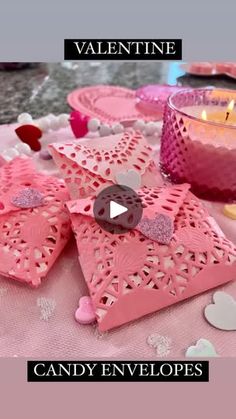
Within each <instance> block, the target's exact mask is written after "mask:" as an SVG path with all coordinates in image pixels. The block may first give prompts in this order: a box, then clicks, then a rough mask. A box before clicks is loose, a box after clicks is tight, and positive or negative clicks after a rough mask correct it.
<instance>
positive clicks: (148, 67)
mask: <svg viewBox="0 0 236 419" xmlns="http://www.w3.org/2000/svg"><path fill="white" fill-rule="evenodd" d="M155 83H168V84H179V85H183V86H192V87H201V86H218V87H225V88H230V89H236V81H235V80H233V79H230V78H227V77H226V76H225V77H221V76H217V77H205V78H204V77H193V76H189V75H186V74H184V72H183V71H182V70H181V63H176V62H175V63H167V62H165V63H163V62H148V63H146V62H115V61H111V62H97V61H90V62H68V61H65V62H63V63H47V64H33V65H31V67H30V68H25V69H22V70H17V71H0V89H1V90H0V91H1V94H0V97H1V107H0V124H4V123H10V122H14V121H16V119H17V116H18V115H19V114H20V113H22V112H29V113H31V114H32V116H33V117H34V118H37V117H40V116H43V115H46V114H48V113H55V114H59V113H63V112H69V111H70V108H69V106H68V105H67V102H66V97H67V94H68V93H69V92H71V91H72V90H73V89H75V88H78V87H82V86H88V85H93V84H113V85H121V86H126V87H129V88H133V89H135V88H137V87H139V86H141V85H144V84H155Z"/></svg>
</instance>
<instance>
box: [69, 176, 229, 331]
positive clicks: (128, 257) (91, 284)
mask: <svg viewBox="0 0 236 419" xmlns="http://www.w3.org/2000/svg"><path fill="white" fill-rule="evenodd" d="M138 194H139V196H140V197H141V199H142V204H143V207H144V212H143V217H142V220H141V222H140V223H139V224H138V226H137V227H136V228H135V229H134V230H130V231H129V232H128V233H125V234H120V235H119V234H111V233H109V232H106V231H104V230H103V229H101V228H100V226H99V225H98V224H97V223H96V221H95V220H94V218H93V212H92V207H93V200H94V199H93V198H90V199H88V198H87V199H84V200H75V201H71V202H69V203H68V204H67V206H68V208H69V211H70V213H71V220H72V225H73V230H74V232H75V236H76V241H77V247H78V253H79V261H80V264H81V268H82V270H83V274H84V277H85V280H86V283H87V286H88V288H89V292H90V295H91V298H92V302H93V306H94V309H95V312H96V318H97V322H98V327H99V329H100V330H101V331H106V330H109V329H112V328H114V327H116V326H119V325H122V324H124V323H127V322H129V321H131V320H134V319H137V318H139V317H141V316H144V315H146V314H148V313H151V312H154V311H157V310H160V309H162V308H164V307H166V306H170V305H172V304H175V303H177V302H179V301H182V300H184V299H187V298H189V297H192V296H194V295H196V294H199V293H201V292H203V291H206V290H208V289H210V288H214V287H216V286H219V285H220V284H224V283H226V282H228V281H231V280H235V279H236V247H235V246H234V244H233V243H231V242H230V241H229V240H228V239H226V238H225V236H224V234H223V233H222V232H221V230H220V229H219V227H218V225H217V223H216V222H215V220H214V219H213V218H212V217H210V216H209V214H208V212H207V210H206V208H205V207H204V206H203V205H202V203H201V202H200V201H199V200H198V198H196V197H195V196H194V195H193V194H192V193H191V192H189V185H187V184H184V185H177V186H170V187H169V186H168V187H167V186H166V187H158V188H142V189H140V190H139V191H138ZM89 200H90V207H88V201H89ZM88 208H89V209H88ZM157 215H159V216H160V215H161V216H162V217H163V216H164V217H166V219H168V220H170V221H171V222H172V223H173V231H172V235H171V237H170V240H169V243H168V244H161V243H160V240H159V239H158V238H157V239H154V238H150V231H151V233H152V234H154V233H155V228H151V229H150V230H149V229H146V230H145V229H143V221H144V220H145V222H146V223H149V226H151V227H153V223H155V216H157ZM113 221H114V220H113ZM154 227H157V230H158V228H159V231H161V234H162V236H163V230H162V229H160V226H154ZM167 227H168V226H167ZM164 228H165V226H164ZM154 235H155V234H154Z"/></svg>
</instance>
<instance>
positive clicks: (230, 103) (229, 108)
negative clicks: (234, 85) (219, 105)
mask: <svg viewBox="0 0 236 419" xmlns="http://www.w3.org/2000/svg"><path fill="white" fill-rule="evenodd" d="M234 103H235V101H234V99H232V100H231V101H230V102H229V104H228V107H227V111H228V112H232V110H233V109H234Z"/></svg>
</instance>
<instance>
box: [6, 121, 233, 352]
mask: <svg viewBox="0 0 236 419" xmlns="http://www.w3.org/2000/svg"><path fill="white" fill-rule="evenodd" d="M0 137H1V143H0V144H1V145H0V149H3V148H6V147H7V146H8V144H11V145H13V144H15V143H16V142H17V138H16V136H15V133H14V129H13V128H12V126H2V127H0ZM71 137H72V135H71V133H70V132H69V130H68V131H67V129H62V130H61V131H60V132H56V133H54V132H52V133H50V134H47V135H46V136H45V138H44V139H43V141H45V143H44V144H45V145H46V144H47V143H51V142H55V141H61V142H65V140H68V139H69V138H71ZM35 160H36V161H37V165H38V167H39V168H41V169H43V170H44V171H46V172H47V173H50V174H52V173H54V172H56V169H55V166H54V164H53V162H52V161H50V162H45V161H43V160H41V161H40V160H39V159H38V157H37V155H35ZM207 207H208V209H209V211H210V212H211V214H213V215H214V216H215V218H216V219H217V221H218V222H219V224H220V226H221V228H222V230H223V231H224V233H225V234H226V235H227V237H228V238H229V239H231V240H233V241H234V243H236V221H232V220H229V219H227V218H226V217H225V216H224V215H222V214H221V210H222V209H221V207H222V205H221V204H212V203H207ZM235 279H236V278H235ZM218 289H220V290H224V291H226V292H228V293H229V294H231V295H232V296H233V297H234V298H235V299H236V283H235V282H231V283H229V284H227V285H225V286H223V287H219V288H218ZM213 293H214V290H211V291H209V292H206V293H204V294H202V295H199V296H197V297H194V298H191V299H189V300H187V301H185V302H183V303H179V304H176V305H174V306H171V307H169V308H167V309H164V310H162V311H159V312H158V313H155V314H152V315H148V316H146V317H145V318H142V319H141V320H138V321H135V322H132V323H131V324H129V325H125V326H123V327H120V328H117V329H115V330H113V331H111V332H107V333H104V334H100V333H99V332H98V331H97V327H96V326H82V325H79V324H78V323H76V322H75V320H74V312H75V310H76V308H77V307H78V302H79V298H80V297H81V296H82V295H86V294H88V291H87V288H86V284H85V281H84V278H83V275H82V272H81V269H80V266H79V262H78V257H77V249H76V244H75V240H74V239H71V241H70V242H69V243H68V245H67V246H66V248H65V250H64V252H63V253H62V255H61V257H60V258H59V259H58V261H57V263H56V264H55V265H54V267H53V268H52V270H51V271H50V272H49V274H48V277H47V280H46V281H44V282H43V284H42V285H41V286H40V287H39V288H38V289H30V288H28V287H27V286H23V285H20V284H16V283H11V282H9V280H7V279H6V278H3V277H0V356H9V357H13V356H18V357H33V358H48V359H59V358H60V359H63V358H64V359H69V358H70V359H78V360H79V359H105V358H107V359H108V358H110V359H156V358H158V357H160V356H167V357H168V358H171V357H175V358H179V357H184V355H185V352H186V349H187V348H188V347H189V346H190V345H193V344H195V343H196V341H197V340H198V339H200V338H205V339H208V340H209V341H211V343H212V344H213V345H214V347H215V349H216V352H217V353H218V354H219V355H220V356H231V357H233V356H236V332H226V331H225V332H224V331H220V330H217V329H215V328H213V327H212V326H210V325H209V324H208V323H207V322H206V320H205V319H204V316H203V310H204V308H205V306H206V305H207V304H210V303H211V302H212V295H213ZM152 334H157V335H160V336H161V338H160V341H161V344H160V345H159V346H158V349H156V348H154V347H153V346H151V345H150V344H148V343H147V339H148V337H149V336H150V335H152ZM149 341H150V340H149Z"/></svg>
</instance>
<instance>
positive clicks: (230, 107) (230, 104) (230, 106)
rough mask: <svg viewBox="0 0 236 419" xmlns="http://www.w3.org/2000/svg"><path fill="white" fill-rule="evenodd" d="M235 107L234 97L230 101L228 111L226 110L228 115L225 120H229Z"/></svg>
mask: <svg viewBox="0 0 236 419" xmlns="http://www.w3.org/2000/svg"><path fill="white" fill-rule="evenodd" d="M233 109H234V99H232V100H231V101H230V103H229V105H228V108H227V112H226V117H225V121H228V119H229V115H230V112H232V110H233Z"/></svg>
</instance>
